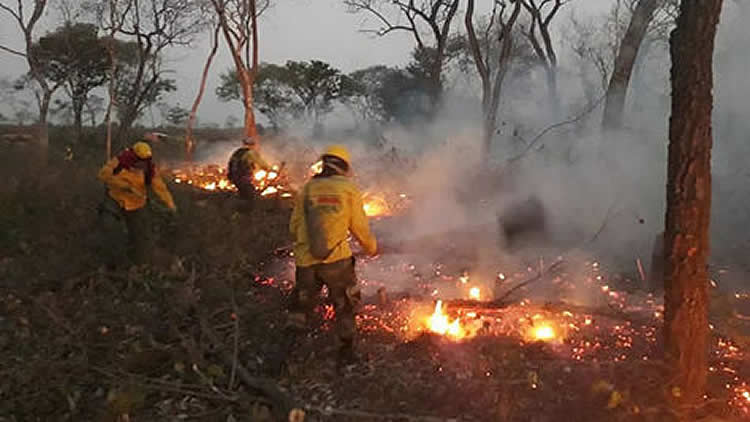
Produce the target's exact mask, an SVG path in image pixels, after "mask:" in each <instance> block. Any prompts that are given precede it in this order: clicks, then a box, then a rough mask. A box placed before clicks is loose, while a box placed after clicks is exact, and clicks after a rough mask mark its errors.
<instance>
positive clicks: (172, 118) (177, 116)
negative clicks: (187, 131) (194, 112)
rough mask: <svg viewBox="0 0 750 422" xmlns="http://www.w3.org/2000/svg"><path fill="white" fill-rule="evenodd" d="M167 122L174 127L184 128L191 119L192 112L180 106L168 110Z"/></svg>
mask: <svg viewBox="0 0 750 422" xmlns="http://www.w3.org/2000/svg"><path fill="white" fill-rule="evenodd" d="M166 117H167V122H168V123H169V124H171V125H172V126H182V125H184V124H185V122H187V121H188V119H189V118H190V111H189V110H186V109H184V108H182V107H180V106H179V105H176V106H174V107H169V108H168V109H167V116H166Z"/></svg>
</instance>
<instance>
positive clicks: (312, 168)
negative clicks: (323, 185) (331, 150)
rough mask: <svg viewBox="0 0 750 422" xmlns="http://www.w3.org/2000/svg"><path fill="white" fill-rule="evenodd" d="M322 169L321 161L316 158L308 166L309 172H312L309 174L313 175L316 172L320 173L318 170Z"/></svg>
mask: <svg viewBox="0 0 750 422" xmlns="http://www.w3.org/2000/svg"><path fill="white" fill-rule="evenodd" d="M322 171H323V161H322V160H318V161H316V162H315V163H314V164H313V165H311V166H310V172H311V173H312V174H311V176H315V175H316V174H320V172H322Z"/></svg>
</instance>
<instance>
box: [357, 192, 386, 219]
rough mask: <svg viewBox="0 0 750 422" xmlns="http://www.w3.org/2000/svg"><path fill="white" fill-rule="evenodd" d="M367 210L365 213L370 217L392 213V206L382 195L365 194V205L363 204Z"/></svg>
mask: <svg viewBox="0 0 750 422" xmlns="http://www.w3.org/2000/svg"><path fill="white" fill-rule="evenodd" d="M362 208H364V210H365V215H367V216H368V217H379V216H382V215H388V214H390V207H389V206H388V202H386V200H385V198H383V197H381V196H374V195H371V194H365V195H364V205H363V206H362Z"/></svg>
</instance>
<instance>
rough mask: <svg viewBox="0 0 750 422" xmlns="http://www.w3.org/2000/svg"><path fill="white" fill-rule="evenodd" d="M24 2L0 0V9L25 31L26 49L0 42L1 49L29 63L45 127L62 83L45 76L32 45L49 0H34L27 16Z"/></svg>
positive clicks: (40, 118)
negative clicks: (11, 2)
mask: <svg viewBox="0 0 750 422" xmlns="http://www.w3.org/2000/svg"><path fill="white" fill-rule="evenodd" d="M24 3H25V2H22V1H21V0H18V2H17V3H16V5H15V7H11V6H10V5H9V4H10V1H5V0H3V1H0V10H2V11H4V12H6V13H8V14H9V15H10V16H11V17H12V18H13V20H14V21H15V22H16V23H17V24H18V27H19V28H20V29H21V32H22V33H23V39H24V49H23V50H17V49H14V48H12V47H9V46H7V45H2V44H0V51H4V52H6V53H9V54H12V55H15V56H18V57H23V58H24V59H26V62H27V63H28V65H29V74H30V76H31V78H32V79H33V80H34V82H36V84H37V85H38V87H39V90H40V92H39V93H38V94H37V93H35V94H36V97H37V104H38V106H39V121H38V122H39V125H40V126H41V127H42V128H43V130H44V128H46V126H47V116H48V114H49V106H50V102H51V101H52V95H53V94H54V93H55V90H56V89H57V88H59V86H60V84H54V85H52V84H50V83H49V82H48V81H47V80H46V79H45V77H44V74H43V73H42V71H41V67H40V64H39V61H38V60H37V59H36V57H35V56H34V54H33V53H32V47H33V44H34V29H35V28H36V25H37V23H39V19H40V18H41V17H42V14H43V13H44V10H45V8H46V7H47V0H34V2H33V4H34V8H33V9H32V10H31V13H30V15H29V16H28V17H27V16H26V14H27V13H28V12H29V11H28V10H25V8H24ZM40 141H41V142H42V144H43V145H46V143H47V137H46V130H44V136H42V139H41V140H40Z"/></svg>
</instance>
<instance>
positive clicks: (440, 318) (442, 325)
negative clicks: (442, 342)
mask: <svg viewBox="0 0 750 422" xmlns="http://www.w3.org/2000/svg"><path fill="white" fill-rule="evenodd" d="M427 327H428V328H429V329H430V331H432V332H433V333H436V334H440V335H441V336H447V337H450V338H452V339H456V340H457V339H461V338H464V337H465V336H466V331H465V330H464V329H463V327H462V326H461V321H460V320H459V319H458V318H456V319H455V320H453V321H452V322H451V321H450V319H449V318H448V315H446V314H445V312H444V311H443V301H442V300H438V301H437V303H436V304H435V311H434V312H433V313H432V315H430V317H429V318H428V319H427Z"/></svg>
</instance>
